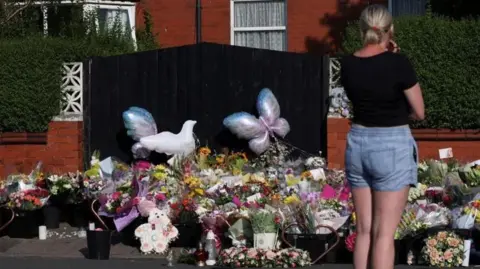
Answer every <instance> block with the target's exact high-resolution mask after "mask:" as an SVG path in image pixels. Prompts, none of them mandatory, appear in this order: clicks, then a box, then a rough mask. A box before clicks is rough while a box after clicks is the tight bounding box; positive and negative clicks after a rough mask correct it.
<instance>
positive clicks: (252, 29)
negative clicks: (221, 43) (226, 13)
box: [230, 0, 322, 50]
mask: <svg viewBox="0 0 480 269" xmlns="http://www.w3.org/2000/svg"><path fill="white" fill-rule="evenodd" d="M270 1H275V0H230V44H231V45H235V32H266V31H284V32H285V40H284V41H283V42H284V43H285V44H284V47H285V50H288V48H287V18H288V17H287V10H286V9H287V0H281V1H283V2H284V3H285V12H284V14H285V26H267V27H235V3H242V2H270ZM276 1H278V0H276ZM297 1H299V0H297ZM319 1H322V0H319Z"/></svg>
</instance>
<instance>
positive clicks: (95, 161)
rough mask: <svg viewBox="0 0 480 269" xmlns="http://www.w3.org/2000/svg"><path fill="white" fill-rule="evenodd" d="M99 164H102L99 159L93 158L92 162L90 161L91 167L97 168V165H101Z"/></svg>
mask: <svg viewBox="0 0 480 269" xmlns="http://www.w3.org/2000/svg"><path fill="white" fill-rule="evenodd" d="M99 163H100V161H99V160H98V159H97V158H95V157H92V160H91V161H90V165H91V166H95V165H97V164H99Z"/></svg>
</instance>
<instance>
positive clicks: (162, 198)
mask: <svg viewBox="0 0 480 269" xmlns="http://www.w3.org/2000/svg"><path fill="white" fill-rule="evenodd" d="M155 199H156V200H158V201H164V200H165V199H167V197H165V194H163V193H157V195H155Z"/></svg>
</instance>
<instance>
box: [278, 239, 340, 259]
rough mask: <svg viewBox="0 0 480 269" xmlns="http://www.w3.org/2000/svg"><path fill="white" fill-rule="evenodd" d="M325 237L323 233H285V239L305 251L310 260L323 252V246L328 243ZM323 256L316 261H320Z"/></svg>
mask: <svg viewBox="0 0 480 269" xmlns="http://www.w3.org/2000/svg"><path fill="white" fill-rule="evenodd" d="M327 237H328V236H327V235H324V234H285V240H286V241H287V242H288V243H289V244H290V245H292V246H294V247H295V248H298V249H301V250H305V251H307V252H308V253H309V254H310V258H311V260H312V262H313V261H315V260H316V259H317V258H318V257H320V255H322V254H323V253H324V252H325V250H326V248H325V247H326V246H327V244H328V243H329V242H328V241H329V240H328V239H327ZM332 251H334V249H333V250H332ZM327 255H328V254H327ZM324 258H325V257H324ZM324 258H322V259H320V260H319V261H317V263H320V262H322V260H324Z"/></svg>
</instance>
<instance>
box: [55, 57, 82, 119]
mask: <svg viewBox="0 0 480 269" xmlns="http://www.w3.org/2000/svg"><path fill="white" fill-rule="evenodd" d="M62 69H63V76H62V86H61V89H62V92H63V105H62V108H61V111H60V115H59V116H57V117H56V118H55V120H56V121H62V120H63V121H81V120H83V63H81V62H80V63H78V62H73V63H64V64H63V66H62Z"/></svg>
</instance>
